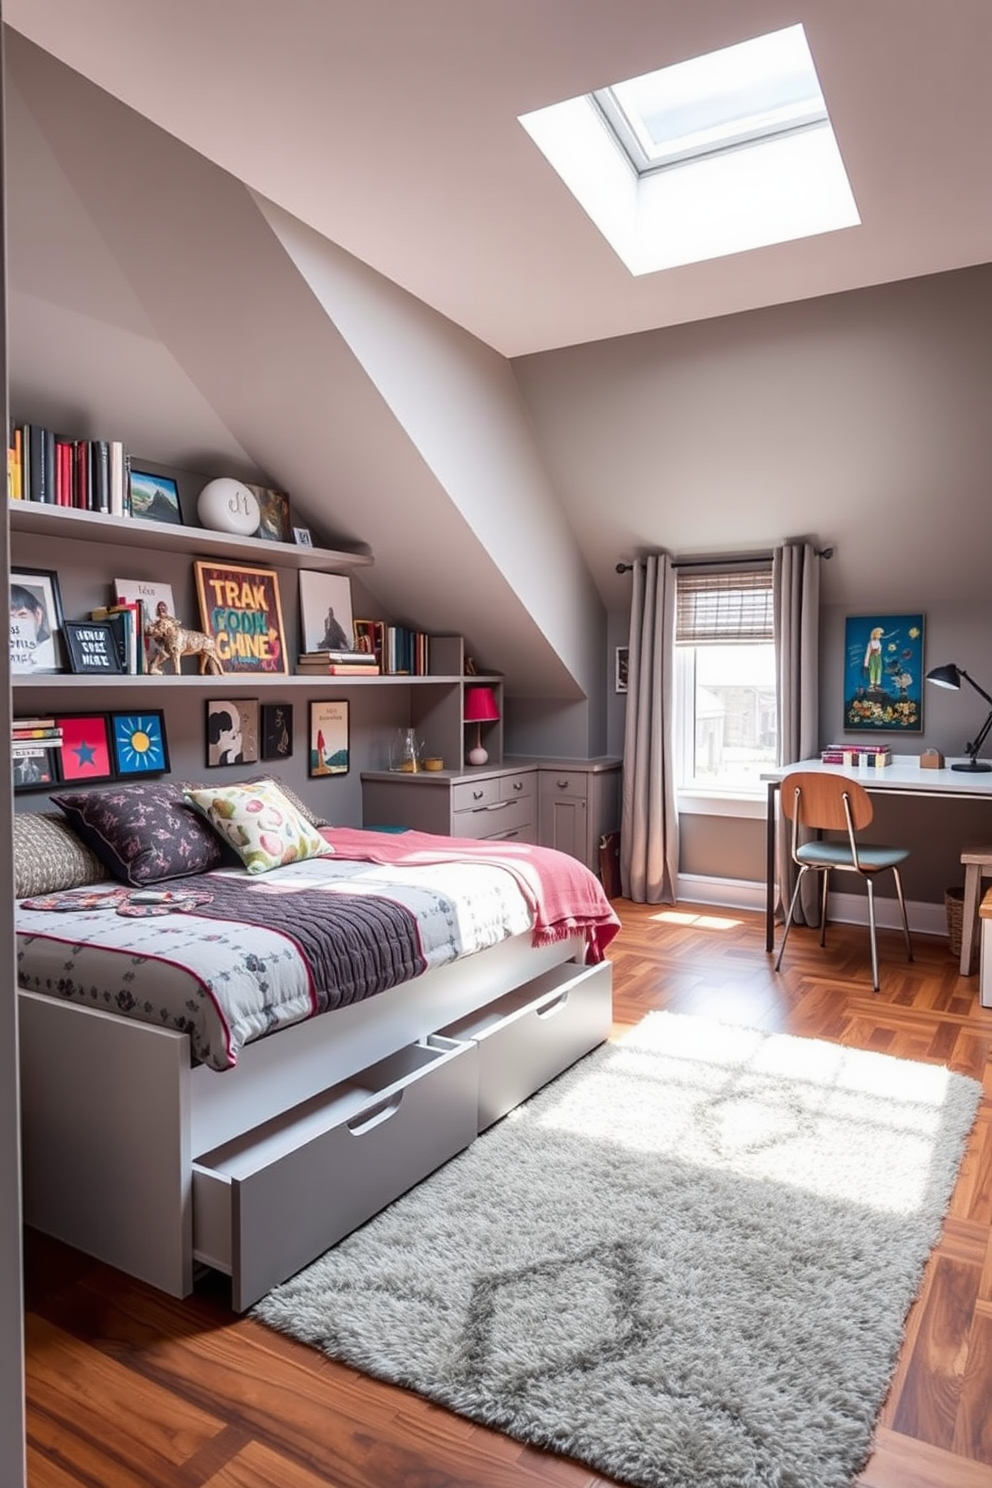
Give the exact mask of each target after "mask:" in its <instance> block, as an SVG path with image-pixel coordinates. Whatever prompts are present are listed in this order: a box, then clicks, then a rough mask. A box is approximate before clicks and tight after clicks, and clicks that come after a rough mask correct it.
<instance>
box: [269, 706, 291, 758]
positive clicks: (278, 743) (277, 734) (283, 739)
mask: <svg viewBox="0 0 992 1488" xmlns="http://www.w3.org/2000/svg"><path fill="white" fill-rule="evenodd" d="M292 753H293V705H292V703H263V704H262V758H263V760H281V759H289V757H290V755H291V754H292Z"/></svg>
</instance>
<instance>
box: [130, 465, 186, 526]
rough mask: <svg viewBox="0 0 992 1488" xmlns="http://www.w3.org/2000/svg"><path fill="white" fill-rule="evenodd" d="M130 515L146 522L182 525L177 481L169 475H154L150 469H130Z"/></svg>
mask: <svg viewBox="0 0 992 1488" xmlns="http://www.w3.org/2000/svg"><path fill="white" fill-rule="evenodd" d="M130 496H131V516H132V517H141V518H142V520H143V521H146V522H168V523H170V524H171V525H172V526H174V527H182V526H184V525H185V524H184V522H183V508H182V503H181V501H180V499H179V482H178V481H176V480H173V478H172V476H171V475H156V474H155V472H154V471H151V470H132V471H131V485H130Z"/></svg>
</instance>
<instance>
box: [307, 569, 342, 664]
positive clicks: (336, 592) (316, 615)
mask: <svg viewBox="0 0 992 1488" xmlns="http://www.w3.org/2000/svg"><path fill="white" fill-rule="evenodd" d="M300 629H301V631H302V634H303V645H302V647H301V649H302V650H303V651H354V649H355V626H354V620H353V618H352V613H351V580H350V579H349V578H348V577H347V576H342V575H340V574H325V573H316V572H315V571H314V570H313V569H310V568H301V569H300Z"/></svg>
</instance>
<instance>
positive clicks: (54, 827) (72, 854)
mask: <svg viewBox="0 0 992 1488" xmlns="http://www.w3.org/2000/svg"><path fill="white" fill-rule="evenodd" d="M13 845H14V898H15V899H31V898H34V897H35V896H36V895H39V894H61V893H63V892H64V891H65V890H66V889H81V888H83V886H84V885H85V884H92V883H104V882H105V881H106V878H107V870H106V868H104V866H103V864H102V863H101V862H100V859H99V858H98V857H97V855H96V853H94V852H91V851H90V849H89V848H88V847H87V846H86V844H85V843H84V842H81V841H80V840H79V838H78V837H77V836H76V834H75V832H74V831H73V830H72V828H71V827H70V826H69V823H68V822H67V821H66V819H65V817H64V816H60V815H56V814H55V813H54V812H47V811H45V812H33V811H32V812H29V811H19V812H17V813H16V814H15V816H14V830H13Z"/></svg>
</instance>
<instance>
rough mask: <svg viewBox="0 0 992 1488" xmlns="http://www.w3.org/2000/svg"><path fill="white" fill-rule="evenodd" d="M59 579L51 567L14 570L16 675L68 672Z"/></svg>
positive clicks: (13, 666) (12, 615)
mask: <svg viewBox="0 0 992 1488" xmlns="http://www.w3.org/2000/svg"><path fill="white" fill-rule="evenodd" d="M63 624H64V621H63V618H62V594H61V591H60V589H59V576H58V574H57V573H56V572H55V570H54V569H51V568H25V567H17V566H15V565H13V564H12V565H11V568H10V670H11V675H12V676H18V677H24V676H37V675H38V674H40V673H48V672H64V671H65V640H64V637H63V634H62V627H63Z"/></svg>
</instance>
